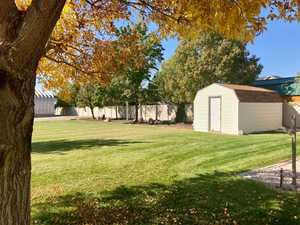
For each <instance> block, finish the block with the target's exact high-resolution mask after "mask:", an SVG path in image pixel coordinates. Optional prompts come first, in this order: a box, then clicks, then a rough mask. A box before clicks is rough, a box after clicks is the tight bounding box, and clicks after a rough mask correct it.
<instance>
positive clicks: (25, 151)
mask: <svg viewBox="0 0 300 225" xmlns="http://www.w3.org/2000/svg"><path fill="white" fill-rule="evenodd" d="M16 77H18V76H16V75H10V74H8V72H6V71H3V70H0V129H1V132H0V199H1V201H0V225H29V224H30V177H31V136H32V127H33V116H34V86H35V74H34V73H31V74H27V75H26V76H25V77H26V79H23V80H20V79H17V78H16Z"/></svg>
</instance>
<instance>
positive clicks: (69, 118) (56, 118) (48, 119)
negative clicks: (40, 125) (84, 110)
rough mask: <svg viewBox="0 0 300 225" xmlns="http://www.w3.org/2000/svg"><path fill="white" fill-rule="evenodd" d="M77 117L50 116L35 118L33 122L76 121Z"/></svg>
mask: <svg viewBox="0 0 300 225" xmlns="http://www.w3.org/2000/svg"><path fill="white" fill-rule="evenodd" d="M78 118H79V117H78V116H51V117H35V118H34V121H35V122H36V121H50V120H76V119H78Z"/></svg>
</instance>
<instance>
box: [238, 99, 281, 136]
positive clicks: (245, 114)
mask: <svg viewBox="0 0 300 225" xmlns="http://www.w3.org/2000/svg"><path fill="white" fill-rule="evenodd" d="M280 128H282V103H243V102H241V103H239V130H241V131H243V132H244V133H253V132H261V131H271V130H277V129H280Z"/></svg>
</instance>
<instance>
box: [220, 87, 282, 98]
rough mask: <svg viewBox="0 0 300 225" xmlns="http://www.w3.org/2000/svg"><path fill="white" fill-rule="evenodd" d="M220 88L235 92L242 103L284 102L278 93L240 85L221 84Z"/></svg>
mask: <svg viewBox="0 0 300 225" xmlns="http://www.w3.org/2000/svg"><path fill="white" fill-rule="evenodd" d="M217 84H218V85H220V86H223V87H227V88H230V89H232V90H234V92H235V93H236V96H237V97H238V99H239V101H240V102H282V99H281V97H280V96H279V95H278V93H277V92H276V91H273V90H269V89H265V88H259V87H253V86H248V85H238V84H221V83H217Z"/></svg>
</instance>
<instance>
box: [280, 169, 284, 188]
mask: <svg viewBox="0 0 300 225" xmlns="http://www.w3.org/2000/svg"><path fill="white" fill-rule="evenodd" d="M282 184H283V169H282V168H281V169H280V187H282Z"/></svg>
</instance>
